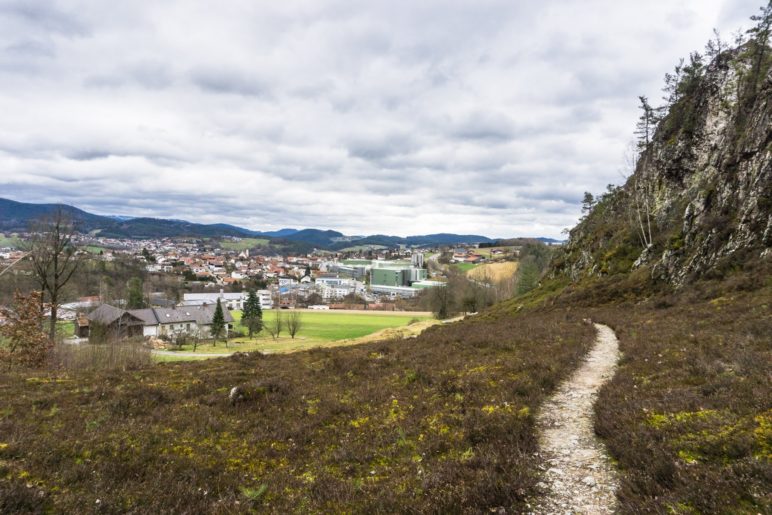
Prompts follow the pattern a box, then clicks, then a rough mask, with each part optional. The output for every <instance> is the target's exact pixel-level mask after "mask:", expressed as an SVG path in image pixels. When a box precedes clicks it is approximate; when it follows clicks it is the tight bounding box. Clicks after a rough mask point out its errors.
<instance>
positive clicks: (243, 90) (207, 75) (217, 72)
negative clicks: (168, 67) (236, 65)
mask: <svg viewBox="0 0 772 515" xmlns="http://www.w3.org/2000/svg"><path fill="white" fill-rule="evenodd" d="M190 80H191V82H192V83H193V84H195V85H196V86H198V87H199V88H201V89H202V90H204V91H210V92H213V93H226V94H236V95H244V96H252V97H269V96H270V94H271V88H270V86H269V84H268V82H267V81H265V80H263V79H261V78H259V77H256V76H254V75H253V74H251V73H248V72H245V71H241V70H232V69H216V68H207V69H197V70H193V71H192V72H191V73H190Z"/></svg>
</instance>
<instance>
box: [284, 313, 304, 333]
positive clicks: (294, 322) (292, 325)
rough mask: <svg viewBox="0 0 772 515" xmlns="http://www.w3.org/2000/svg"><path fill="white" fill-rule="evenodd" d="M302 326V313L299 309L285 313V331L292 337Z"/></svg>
mask: <svg viewBox="0 0 772 515" xmlns="http://www.w3.org/2000/svg"><path fill="white" fill-rule="evenodd" d="M302 327H303V315H302V314H301V313H300V311H297V310H295V309H293V310H292V311H290V313H289V315H287V332H289V334H290V336H291V337H292V338H293V339H294V338H295V335H296V334H298V331H300V329H301V328H302Z"/></svg>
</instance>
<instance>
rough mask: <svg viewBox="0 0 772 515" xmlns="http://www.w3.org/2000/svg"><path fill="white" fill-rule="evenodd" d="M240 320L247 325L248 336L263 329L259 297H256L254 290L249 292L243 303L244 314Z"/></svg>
mask: <svg viewBox="0 0 772 515" xmlns="http://www.w3.org/2000/svg"><path fill="white" fill-rule="evenodd" d="M241 321H242V322H243V323H244V325H246V326H247V329H248V330H249V337H250V338H252V335H254V334H255V333H259V332H260V331H262V330H263V310H262V308H261V307H260V299H258V298H257V294H256V293H255V292H254V290H251V291H250V292H249V295H248V296H247V301H246V302H245V303H244V314H243V315H242V317H241Z"/></svg>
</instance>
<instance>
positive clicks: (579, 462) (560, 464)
mask: <svg viewBox="0 0 772 515" xmlns="http://www.w3.org/2000/svg"><path fill="white" fill-rule="evenodd" d="M595 328H596V329H597V331H598V337H597V339H596V341H595V347H594V348H593V349H592V351H591V352H590V354H589V355H588V357H587V360H586V362H585V363H584V364H583V365H582V366H581V368H579V370H577V371H576V372H574V374H573V375H572V376H571V377H570V378H569V379H568V380H567V381H565V382H564V383H563V384H562V385H560V387H559V388H558V391H557V393H555V395H553V397H552V398H550V399H549V400H548V401H547V402H546V403H545V405H544V407H543V408H542V410H541V413H540V414H539V418H538V425H539V428H540V430H541V438H540V441H539V447H540V451H539V452H540V455H541V457H542V458H543V459H544V462H545V463H546V464H547V466H546V469H547V470H546V472H545V474H544V481H543V482H542V483H540V484H539V486H540V487H541V488H542V489H543V491H544V496H543V497H542V498H541V499H538V500H536V502H534V513H560V514H563V513H586V514H590V513H592V514H605V513H614V511H615V509H616V496H615V491H616V488H617V484H618V483H617V477H616V471H615V470H614V468H613V466H612V465H611V463H610V462H609V459H608V456H607V454H606V450H605V447H604V446H603V444H602V443H601V442H600V441H599V440H598V438H597V437H596V436H595V432H594V431H593V427H592V426H593V423H592V421H593V405H594V403H595V399H596V398H597V395H598V390H600V387H601V386H603V384H604V383H606V382H607V381H608V380H610V379H611V378H612V377H613V375H614V371H615V369H616V366H617V361H618V360H619V344H618V342H617V337H616V335H615V334H614V331H612V330H611V328H610V327H607V326H605V325H600V324H595Z"/></svg>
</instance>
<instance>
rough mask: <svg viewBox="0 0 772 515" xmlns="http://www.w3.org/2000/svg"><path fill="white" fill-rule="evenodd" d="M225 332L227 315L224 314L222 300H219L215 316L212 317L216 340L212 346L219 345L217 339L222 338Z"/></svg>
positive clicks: (213, 335)
mask: <svg viewBox="0 0 772 515" xmlns="http://www.w3.org/2000/svg"><path fill="white" fill-rule="evenodd" d="M223 331H225V315H223V312H222V304H221V303H220V299H217V306H216V307H215V308H214V316H213V317H212V338H213V339H214V340H213V342H212V345H215V344H216V343H217V338H220V337H221V336H222V334H223Z"/></svg>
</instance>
